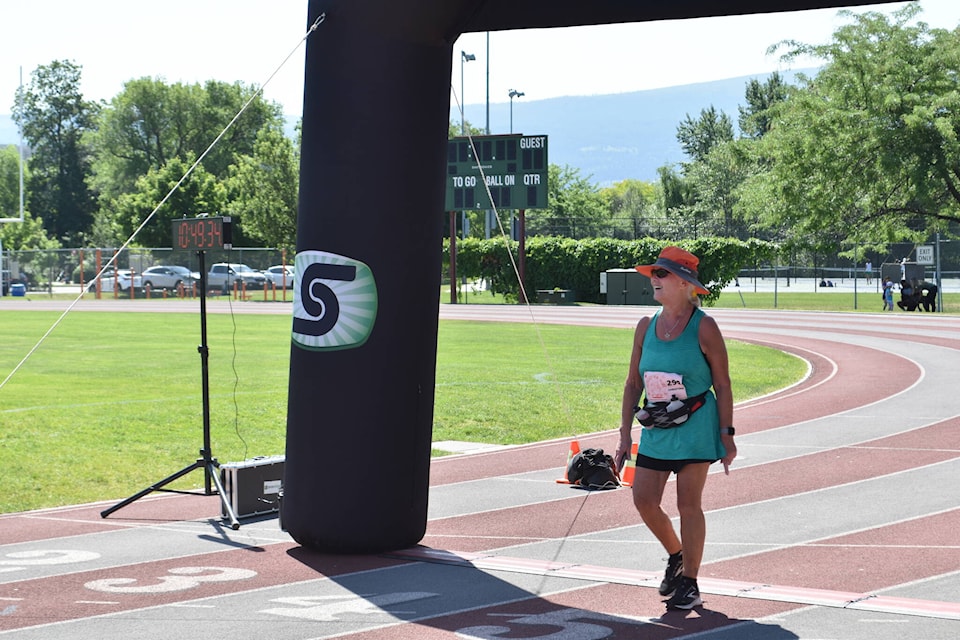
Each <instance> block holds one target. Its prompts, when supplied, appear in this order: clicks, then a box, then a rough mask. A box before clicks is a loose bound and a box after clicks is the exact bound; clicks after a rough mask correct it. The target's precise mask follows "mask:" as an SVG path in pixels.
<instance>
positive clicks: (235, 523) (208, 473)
mask: <svg viewBox="0 0 960 640" xmlns="http://www.w3.org/2000/svg"><path fill="white" fill-rule="evenodd" d="M204 255H205V252H204V251H198V252H197V256H198V257H199V269H200V346H199V347H197V352H198V353H199V354H200V377H201V383H200V384H201V386H200V388H201V395H202V401H203V448H202V449H201V450H200V457H199V458H197V461H196V462H194V463H193V464H191V465H189V466H186V467H184V468H183V469H181V470H180V471H177V472H176V473H174V474H173V475H170V476H167V477H166V478H164V479H163V480H161V481H160V482H157V483H155V484H152V485H150V486H149V487H147V488H146V489H144V490H143V491H140V492H139V493H136V494H134V495H132V496H130V497H129V498H127V499H126V500H123V501H122V502H118V503H117V504H115V505H113V506H112V507H110V508H109V509H104V510H103V511H101V512H100V517H101V518H106V517H107V516H108V515H110V514H111V513H113V512H114V511H116V510H117V509H121V508H123V507H125V506H127V505H128V504H130V503H132V502H135V501H137V500H139V499H140V498H142V497H144V496H145V495H147V494H149V493H151V492H153V491H168V492H170V493H184V494H191V495H195V493H194V492H192V491H178V490H175V489H166V488H165V487H166V485H168V484H170V483H171V482H173V481H174V480H176V479H178V478H180V477H182V476H185V475H187V474H188V473H190V472H191V471H193V470H194V469H203V474H204V482H203V484H204V492H203V495H207V496H212V495H214V493H217V494H218V495H219V496H220V504H221V506H222V507H223V513H224V514H225V515H226V517H227V519H228V520H229V521H230V528H231V529H233V530H234V531H236V530H237V529H239V528H240V521H239V520H237V514H236V512H235V511H234V510H233V506H232V505H231V504H230V501H229V500H228V499H227V494H226V492H225V491H224V490H223V483H221V482H220V474H219V473H218V471H219V469H220V463H219V462H217V459H216V458H214V457H213V454H212V453H211V446H210V376H209V368H208V360H209V355H210V348H209V347H208V346H207V267H206V261H205V259H204ZM212 485H215V486H216V492H215V491H214V490H213V486H212Z"/></svg>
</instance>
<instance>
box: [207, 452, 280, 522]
mask: <svg viewBox="0 0 960 640" xmlns="http://www.w3.org/2000/svg"><path fill="white" fill-rule="evenodd" d="M283 462H284V456H270V457H265V456H260V457H257V458H250V459H249V460H244V461H243V462H227V463H225V464H222V465H220V482H221V483H222V484H223V490H224V492H225V493H226V496H225V497H226V498H227V502H228V503H229V504H230V506H231V507H232V508H233V512H234V514H235V515H236V516H237V518H249V517H251V516H259V515H263V514H266V513H274V512H276V511H279V510H280V500H279V498H280V492H281V489H282V488H283ZM221 511H223V512H224V513H223V515H224V517H226V516H227V514H226V512H225V510H224V509H221Z"/></svg>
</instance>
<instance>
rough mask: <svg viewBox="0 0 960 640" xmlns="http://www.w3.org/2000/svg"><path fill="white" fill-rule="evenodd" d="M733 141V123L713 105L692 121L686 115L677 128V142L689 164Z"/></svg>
mask: <svg viewBox="0 0 960 640" xmlns="http://www.w3.org/2000/svg"><path fill="white" fill-rule="evenodd" d="M730 140H733V122H732V121H731V120H730V116H728V115H727V114H725V113H724V112H723V111H720V112H719V113H718V112H717V110H716V108H714V106H713V105H710V106H709V107H707V108H706V109H702V110H701V111H700V117H699V118H697V119H696V120H694V119H693V118H691V117H690V114H689V113H688V114H687V115H686V117H685V118H684V119H683V120H682V121H681V122H680V125H679V126H678V127H677V141H678V142H679V143H680V148H681V149H683V152H684V153H685V154H687V156H688V157H689V158H690V161H691V162H697V161H699V160H703V159H704V158H706V157H707V154H708V153H710V150H711V149H713V148H714V147H715V146H716V145H718V144H721V143H723V142H728V141H730Z"/></svg>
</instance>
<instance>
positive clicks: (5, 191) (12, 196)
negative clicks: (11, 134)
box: [0, 145, 20, 218]
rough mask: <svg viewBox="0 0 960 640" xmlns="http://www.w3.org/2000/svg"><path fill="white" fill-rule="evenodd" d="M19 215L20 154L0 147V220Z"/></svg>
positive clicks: (9, 148)
mask: <svg viewBox="0 0 960 640" xmlns="http://www.w3.org/2000/svg"><path fill="white" fill-rule="evenodd" d="M19 215H20V152H19V151H17V148H16V147H14V146H13V145H8V146H6V147H0V218H13V217H16V216H19Z"/></svg>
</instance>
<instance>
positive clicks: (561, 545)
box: [450, 83, 591, 594]
mask: <svg viewBox="0 0 960 640" xmlns="http://www.w3.org/2000/svg"><path fill="white" fill-rule="evenodd" d="M450 89H451V91H452V93H453V96H454V99H455V100H456V103H457V107H458V109H459V111H460V116H461V118H463V116H464V111H463V105H462V104H460V97H459V96H458V95H457V91H456V88H454V87H453V84H452V83H451V85H450ZM464 133H465V134H466V136H467V139H468V140H469V142H470V148H471V149H472V150H473V157H474V159H476V160H477V169H478V170H479V171H480V179H481V181H482V182H483V187H484V189H485V190H486V193H487V200H489V201H490V206H491V207H492V208H493V211H494V213H495V214H496V216H495V217H496V219H497V227H498V228H499V229H500V237H501V238H502V239H503V241H504V244H505V245H506V247H507V255H508V256H509V257H510V265H511V267H512V268H513V273H514V276H515V277H516V279H517V283H518V284H519V286H520V292H521V294H522V295H523V300H524V303H525V305H526V308H527V311H528V312H529V314H530V319H531V322H532V324H533V327H534V331H535V332H536V334H537V340H538V342H539V343H540V349H541V351H543V358H544V360H545V361H546V364H547V369H548V370H549V372H550V378H551V380H552V381H553V386H554V388H555V389H556V391H557V396H558V397H559V398H560V405H561V407H562V409H563V414H564V417H565V418H566V420H567V423H568V424H569V423H570V418H571V416H570V409H569V407H568V406H567V403H566V397H565V396H564V394H563V388H562V385H560V384H559V382H558V381H557V376H556V370H555V368H554V366H553V361H552V360H551V359H550V352H549V350H548V349H547V346H546V344H545V343H544V341H543V335H542V334H541V332H540V323H539V322H538V321H537V317H536V314H535V313H534V311H533V305H531V304H530V298H529V297H528V296H527V291H526V288H525V286H524V283H523V280H521V278H520V269H519V268H518V267H517V263H516V260H515V259H514V257H513V252H512V251H511V250H510V242H509V238H508V237H507V233H506V230H505V229H504V228H503V222H502V221H501V220H500V212H499V211H498V210H497V205H496V204H495V203H494V201H493V196H492V194H491V193H490V185H488V184H487V176H486V174H485V173H484V171H483V163H482V162H480V160H479V157H478V156H477V148H476V146H475V145H474V142H473V134H471V133H470V132H469V131H466V130H465V131H464ZM455 285H456V283H454V282H451V283H450V286H451V287H453V286H455ZM570 426H571V428H572V430H573V431H574V433H573V437H574V438H578V437H579V433H578V432H577V431H576V426H575V425H570ZM564 473H566V469H564ZM590 493H591V492H590V491H584V492H583V498H582V499H581V500H580V503H579V506H578V507H577V509H576V512H575V513H574V514H573V517H572V518H571V519H570V525H569V526H568V527H567V530H566V531H564V533H563V535H562V536H561V537H560V538H558V539H556V540H558V541H559V542H558V546H557V550H556V552H555V553H554V555H553V561H556V560H557V559H558V558H559V557H560V554H561V553H562V552H563V548H564V546H565V545H566V542H567V539H568V538H569V537H570V533H571V531H573V528H574V526H575V525H576V524H577V520H578V519H579V518H580V514H581V513H583V509H584V507H585V506H586V504H587V498H589V497H590ZM548 578H549V574H544V575H543V576H542V578H541V580H540V584H539V586H537V588H536V589H535V590H534V593H538V594H539V593H541V592H542V590H543V586H544V584H545V583H546V581H547V579H548Z"/></svg>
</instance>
